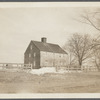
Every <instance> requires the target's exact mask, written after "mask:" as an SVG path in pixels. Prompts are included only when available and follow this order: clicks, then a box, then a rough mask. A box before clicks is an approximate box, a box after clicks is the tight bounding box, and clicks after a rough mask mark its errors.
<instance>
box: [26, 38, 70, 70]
mask: <svg viewBox="0 0 100 100" xmlns="http://www.w3.org/2000/svg"><path fill="white" fill-rule="evenodd" d="M46 40H47V39H46V38H45V37H43V38H41V42H39V41H33V40H32V41H31V42H30V44H29V46H28V47H27V49H26V51H25V53H24V64H32V68H33V69H38V68H41V67H52V66H53V67H57V66H58V67H65V66H67V58H68V57H67V56H68V55H67V53H66V52H65V51H64V50H63V49H62V48H61V47H60V46H59V45H57V44H51V43H47V42H46Z"/></svg>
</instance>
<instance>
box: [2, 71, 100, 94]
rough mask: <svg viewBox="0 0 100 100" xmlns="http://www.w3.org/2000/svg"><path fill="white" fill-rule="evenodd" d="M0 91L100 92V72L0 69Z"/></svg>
mask: <svg viewBox="0 0 100 100" xmlns="http://www.w3.org/2000/svg"><path fill="white" fill-rule="evenodd" d="M0 93H100V72H84V73H66V74H54V73H53V74H43V75H33V74H30V73H25V72H8V71H0Z"/></svg>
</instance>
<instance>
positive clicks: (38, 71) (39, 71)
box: [30, 67, 56, 75]
mask: <svg viewBox="0 0 100 100" xmlns="http://www.w3.org/2000/svg"><path fill="white" fill-rule="evenodd" d="M30 73H31V74H37V75H41V74H45V73H56V69H55V67H43V68H40V69H33V70H31V71H30Z"/></svg>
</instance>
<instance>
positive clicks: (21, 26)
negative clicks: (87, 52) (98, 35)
mask: <svg viewBox="0 0 100 100" xmlns="http://www.w3.org/2000/svg"><path fill="white" fill-rule="evenodd" d="M83 9H84V8H79V7H78V8H77V7H74V8H72V7H38V8H37V7H30V8H29V7H28V8H0V62H9V63H23V61H24V52H25V50H26V48H27V46H28V45H29V43H30V41H31V40H36V41H40V39H41V37H47V42H49V43H55V44H58V45H60V46H63V45H64V44H65V42H66V41H67V40H68V38H70V36H71V35H72V33H76V32H78V33H81V34H83V33H89V34H95V32H96V30H95V29H94V28H93V27H91V26H89V25H86V24H83V23H80V22H78V21H76V20H75V19H76V18H78V17H79V14H80V12H82V10H83ZM85 9H86V8H85ZM91 9H93V8H91Z"/></svg>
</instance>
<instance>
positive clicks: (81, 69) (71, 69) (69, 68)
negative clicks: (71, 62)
mask: <svg viewBox="0 0 100 100" xmlns="http://www.w3.org/2000/svg"><path fill="white" fill-rule="evenodd" d="M60 69H64V70H67V71H85V72H87V71H98V69H97V68H96V67H87V68H85V67H83V68H77V67H76V68H74V67H56V70H57V71H58V70H60Z"/></svg>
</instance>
